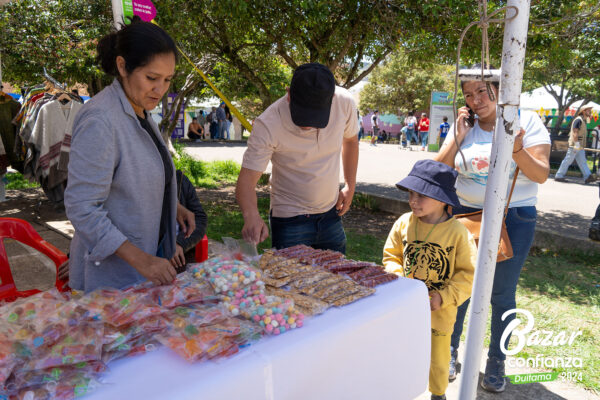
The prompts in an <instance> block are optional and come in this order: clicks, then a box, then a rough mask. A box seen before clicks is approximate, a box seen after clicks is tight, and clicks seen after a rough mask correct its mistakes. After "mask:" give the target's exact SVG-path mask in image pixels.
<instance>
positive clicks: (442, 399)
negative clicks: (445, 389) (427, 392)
mask: <svg viewBox="0 0 600 400" xmlns="http://www.w3.org/2000/svg"><path fill="white" fill-rule="evenodd" d="M431 400H446V395H445V394H432V395H431Z"/></svg>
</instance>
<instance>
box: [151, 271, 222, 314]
mask: <svg viewBox="0 0 600 400" xmlns="http://www.w3.org/2000/svg"><path fill="white" fill-rule="evenodd" d="M148 293H149V295H150V296H151V297H152V300H153V302H155V303H156V304H157V305H159V306H161V307H166V308H174V307H178V306H182V305H186V304H192V303H199V302H213V303H216V302H218V300H219V297H218V296H217V295H215V292H214V290H213V288H212V287H211V286H210V285H209V284H208V283H207V282H206V281H198V280H197V279H194V278H193V277H192V276H191V275H188V274H186V273H183V274H180V275H178V276H177V278H176V279H175V281H174V282H173V283H172V284H171V285H163V286H155V287H151V288H149V289H148Z"/></svg>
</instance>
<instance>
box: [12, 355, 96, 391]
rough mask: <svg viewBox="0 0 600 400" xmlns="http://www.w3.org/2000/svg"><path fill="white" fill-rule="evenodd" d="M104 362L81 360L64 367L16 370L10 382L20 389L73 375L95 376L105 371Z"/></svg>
mask: <svg viewBox="0 0 600 400" xmlns="http://www.w3.org/2000/svg"><path fill="white" fill-rule="evenodd" d="M106 369H107V368H106V364H105V363H103V362H101V361H89V362H81V363H78V364H74V365H69V366H65V367H54V368H48V369H43V370H33V371H26V370H22V369H19V370H16V371H15V372H14V375H13V378H14V379H13V381H12V383H13V384H14V385H15V386H16V387H18V388H21V389H24V388H28V387H40V386H42V385H44V384H46V383H48V382H60V381H64V380H69V379H70V378H71V377H73V376H81V375H82V374H84V375H86V376H97V375H99V374H101V373H103V372H104V371H106Z"/></svg>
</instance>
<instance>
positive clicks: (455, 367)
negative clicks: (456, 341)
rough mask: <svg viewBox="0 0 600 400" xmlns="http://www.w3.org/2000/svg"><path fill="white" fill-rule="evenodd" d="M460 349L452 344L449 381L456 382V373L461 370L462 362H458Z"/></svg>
mask: <svg viewBox="0 0 600 400" xmlns="http://www.w3.org/2000/svg"><path fill="white" fill-rule="evenodd" d="M457 358H458V350H455V349H454V347H452V346H450V368H449V370H448V382H454V380H455V379H456V375H457V374H458V373H459V372H460V363H459V362H457V360H456V359H457Z"/></svg>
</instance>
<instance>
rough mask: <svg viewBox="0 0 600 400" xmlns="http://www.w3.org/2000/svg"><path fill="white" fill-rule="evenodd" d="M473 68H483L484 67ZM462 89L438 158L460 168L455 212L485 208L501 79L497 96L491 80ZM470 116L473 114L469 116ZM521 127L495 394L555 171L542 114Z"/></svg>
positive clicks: (489, 382)
mask: <svg viewBox="0 0 600 400" xmlns="http://www.w3.org/2000/svg"><path fill="white" fill-rule="evenodd" d="M472 68H473V69H481V65H475V66H473V67H472ZM461 87H462V91H463V94H464V98H465V102H466V103H467V105H466V106H465V107H462V108H460V109H459V110H458V116H457V119H456V123H455V124H454V125H453V126H452V127H451V128H450V131H449V132H448V135H447V137H446V140H445V141H444V144H443V146H442V148H441V149H440V152H439V153H438V155H437V157H436V158H435V159H436V160H437V161H441V162H443V163H445V164H447V165H449V166H451V167H453V168H456V170H457V171H458V179H457V182H456V193H457V195H458V197H459V200H460V203H461V205H462V206H463V207H462V208H459V209H455V210H453V214H463V213H468V212H474V211H479V210H481V209H483V202H484V195H485V188H486V184H487V179H488V172H489V165H490V155H491V150H492V138H493V136H494V128H495V124H496V106H497V98H498V83H492V84H490V85H489V90H491V91H492V92H493V96H490V94H489V93H488V84H487V83H485V82H482V81H467V82H461ZM490 97H492V98H490ZM470 114H471V118H469V117H470ZM469 119H470V121H469ZM520 126H521V130H520V132H519V134H518V135H517V136H516V137H515V143H514V147H513V150H512V165H511V172H510V179H509V186H508V187H507V189H506V190H507V193H508V191H509V190H510V184H511V183H512V178H513V175H514V171H515V169H516V167H517V166H518V167H519V169H520V171H521V172H520V174H519V175H518V178H517V183H516V185H515V189H514V192H513V195H512V198H511V201H510V205H509V209H508V213H507V215H506V228H507V230H508V235H509V238H510V242H511V244H512V248H513V253H514V256H513V258H511V259H509V260H506V261H502V262H499V263H497V264H496V271H495V275H494V286H493V289H492V299H491V304H492V322H491V339H490V347H489V351H488V360H487V364H486V368H485V375H484V378H483V381H482V382H481V386H482V387H483V388H484V389H485V390H487V391H490V392H502V391H504V389H505V386H506V381H505V378H504V360H505V359H506V355H505V354H504V353H503V352H502V350H501V343H500V338H501V336H502V333H503V332H504V329H505V328H506V326H507V325H508V323H509V322H510V321H511V320H512V319H514V314H512V315H511V316H509V317H508V318H506V319H505V320H504V321H502V319H501V318H502V314H504V312H506V311H508V310H510V309H513V308H516V301H515V292H516V288H517V282H518V280H519V275H520V273H521V269H522V268H523V264H524V263H525V259H526V258H527V254H528V253H529V248H530V247H531V244H532V242H533V235H534V231H535V222H536V216H537V211H536V208H535V205H536V203H537V190H538V184H540V183H544V182H545V181H546V179H547V178H548V173H549V171H550V163H549V157H550V135H549V133H548V131H547V130H546V128H545V127H544V124H543V123H542V121H541V120H540V118H539V117H538V115H537V114H535V113H533V112H529V111H521V112H520ZM455 137H456V138H455ZM455 139H456V140H455ZM459 147H460V150H461V151H462V153H463V155H464V160H463V156H462V155H461V154H460V152H459ZM465 161H466V163H465ZM468 304H469V300H467V301H466V302H465V303H463V305H461V306H460V307H459V308H458V312H457V316H456V323H455V325H454V333H453V334H452V340H451V353H452V354H451V355H452V357H451V361H450V376H449V379H450V380H451V381H452V380H454V379H455V378H456V357H457V354H458V353H457V349H458V346H459V343H460V336H461V333H462V330H463V322H464V318H465V315H466V312H467V307H468ZM509 340H510V335H509V336H508V337H507V338H506V341H505V343H504V347H505V348H506V346H508V341H509Z"/></svg>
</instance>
